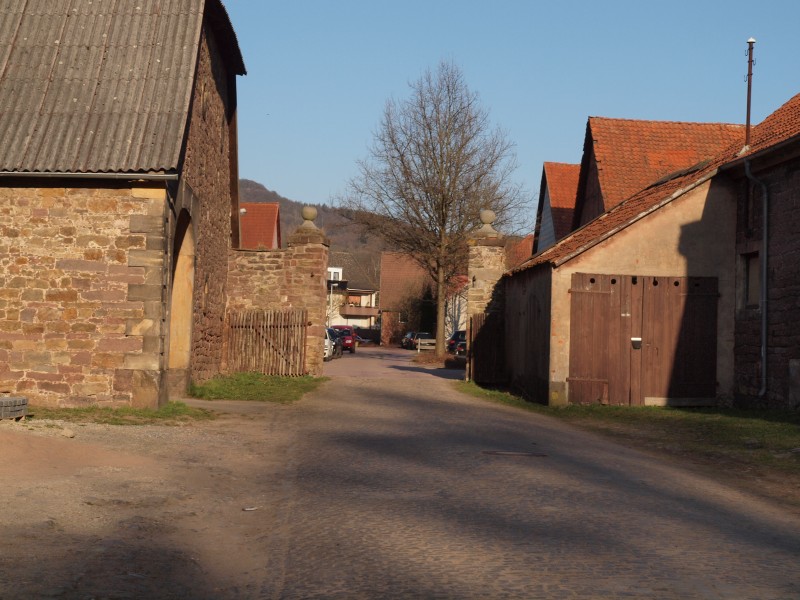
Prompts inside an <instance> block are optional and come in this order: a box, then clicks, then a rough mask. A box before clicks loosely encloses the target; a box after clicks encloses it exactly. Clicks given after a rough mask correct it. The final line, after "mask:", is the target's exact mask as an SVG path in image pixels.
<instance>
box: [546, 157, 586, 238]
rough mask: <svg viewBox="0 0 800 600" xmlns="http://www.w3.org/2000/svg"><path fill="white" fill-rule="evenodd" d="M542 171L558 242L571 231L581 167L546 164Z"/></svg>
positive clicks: (564, 164) (553, 163)
mask: <svg viewBox="0 0 800 600" xmlns="http://www.w3.org/2000/svg"><path fill="white" fill-rule="evenodd" d="M542 170H543V177H542V185H544V184H545V181H546V183H547V191H548V195H549V197H550V212H551V214H552V218H553V228H554V230H555V238H556V240H560V239H561V238H563V237H564V236H565V235H567V234H568V233H569V232H570V231H571V230H572V220H573V213H574V212H575V198H576V196H577V193H578V178H579V177H580V173H581V166H580V165H572V164H566V163H555V162H546V163H544V167H543V169H542Z"/></svg>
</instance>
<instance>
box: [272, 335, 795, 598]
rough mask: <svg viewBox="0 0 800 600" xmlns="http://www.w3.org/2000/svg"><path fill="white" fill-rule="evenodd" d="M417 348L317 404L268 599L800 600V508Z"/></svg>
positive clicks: (277, 534) (378, 355) (365, 366)
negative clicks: (775, 503) (439, 365)
mask: <svg viewBox="0 0 800 600" xmlns="http://www.w3.org/2000/svg"><path fill="white" fill-rule="evenodd" d="M409 357H410V353H407V352H402V351H389V352H387V351H384V350H380V349H375V350H370V351H364V352H359V353H356V354H355V355H353V356H346V357H344V358H343V359H341V360H336V361H334V362H332V363H328V364H327V365H326V370H327V374H328V375H330V376H332V377H333V378H334V379H333V380H332V381H331V382H330V383H328V384H326V385H325V386H324V387H323V388H322V389H321V390H320V391H319V392H318V393H316V394H315V395H313V396H312V397H310V398H307V399H306V400H304V401H303V403H301V405H302V410H301V413H302V414H298V415H297V416H298V418H297V419H296V420H293V425H294V426H296V427H297V431H296V435H294V436H293V439H294V441H293V442H292V443H291V444H290V445H289V446H287V447H286V448H285V452H286V471H285V473H284V479H283V481H282V483H281V487H280V494H279V496H280V497H279V499H278V503H277V504H276V506H277V507H278V511H279V514H278V515H276V517H277V522H278V523H280V525H279V526H277V527H276V529H275V531H274V534H273V535H272V539H270V540H268V544H267V545H268V546H269V547H270V548H271V552H270V557H269V558H268V562H269V564H268V565H267V566H268V573H269V576H268V577H267V579H265V580H264V581H263V586H262V590H261V593H262V595H263V596H264V597H267V598H286V599H294V598H720V599H733V598H737V599H738V598H753V599H756V598H757V599H770V598H782V599H796V598H800V522H798V520H797V519H796V518H794V517H792V516H790V515H788V514H786V513H783V512H781V511H780V510H778V509H776V508H774V507H772V506H771V505H769V504H765V503H763V502H761V501H759V500H756V499H754V498H752V497H748V496H746V495H743V494H740V493H738V492H735V491H733V490H731V489H729V488H726V487H724V486H721V485H719V484H715V483H712V482H710V481H708V480H706V479H704V478H702V477H700V476H697V475H693V474H691V473H690V472H685V471H683V470H681V469H678V468H676V467H675V466H674V465H669V464H667V463H660V462H659V461H657V460H654V459H653V458H652V457H649V456H647V455H644V454H641V453H638V452H635V451H631V450H626V449H623V448H622V447H620V446H617V445H615V444H613V443H611V442H609V441H606V440H603V439H601V438H598V437H595V436H593V435H590V434H586V433H583V432H579V431H576V430H574V429H572V428H570V427H568V426H565V425H563V424H562V423H560V422H556V421H552V420H549V419H545V418H542V417H541V416H536V415H530V414H526V413H521V412H520V411H517V410H515V409H511V408H507V407H498V406H492V405H487V404H485V403H482V402H479V401H476V400H472V399H470V398H467V397H465V396H462V395H459V394H457V393H455V392H454V391H453V388H452V384H451V382H450V381H448V379H447V377H448V376H450V377H452V376H457V375H456V374H454V373H452V372H450V373H448V372H446V371H428V370H425V369H419V368H416V367H415V366H414V365H413V364H412V363H410V362H409V360H408V359H409ZM265 541H267V540H265Z"/></svg>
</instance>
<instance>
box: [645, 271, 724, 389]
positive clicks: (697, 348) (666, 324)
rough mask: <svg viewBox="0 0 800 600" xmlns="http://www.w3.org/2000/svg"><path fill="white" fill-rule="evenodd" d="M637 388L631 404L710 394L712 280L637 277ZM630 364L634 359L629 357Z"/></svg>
mask: <svg viewBox="0 0 800 600" xmlns="http://www.w3.org/2000/svg"><path fill="white" fill-rule="evenodd" d="M641 279H642V280H643V281H642V296H643V302H642V336H641V337H642V347H641V352H640V360H641V389H640V391H639V394H638V395H636V396H632V400H634V399H635V400H636V401H635V402H633V403H635V404H650V403H652V404H662V403H666V402H667V399H674V398H713V397H714V396H715V395H716V391H717V385H716V365H717V301H718V297H719V293H718V290H717V280H716V278H712V277H643V278H641ZM632 358H633V360H636V359H637V357H636V355H634V356H633V357H632Z"/></svg>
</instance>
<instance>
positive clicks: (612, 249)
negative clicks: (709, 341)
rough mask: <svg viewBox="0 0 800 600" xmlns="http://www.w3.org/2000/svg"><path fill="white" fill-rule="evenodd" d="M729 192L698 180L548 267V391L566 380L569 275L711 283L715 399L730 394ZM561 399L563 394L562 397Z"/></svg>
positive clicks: (720, 182) (727, 186)
mask: <svg viewBox="0 0 800 600" xmlns="http://www.w3.org/2000/svg"><path fill="white" fill-rule="evenodd" d="M734 206H735V190H734V186H733V185H732V184H731V183H730V182H729V181H726V180H724V179H722V178H717V179H715V180H714V183H713V184H712V183H711V182H706V183H704V184H703V185H701V186H699V187H698V188H696V189H694V190H692V191H690V192H687V193H686V194H684V195H683V196H681V197H679V198H677V199H676V200H673V201H672V202H670V203H669V204H667V205H665V206H663V207H662V208H660V209H658V210H656V211H655V212H653V213H651V214H650V215H648V216H646V217H644V218H643V219H641V220H639V221H637V222H636V223H634V224H633V225H631V226H629V227H627V228H625V229H623V230H621V231H619V232H618V233H616V234H615V235H613V236H612V237H610V238H609V239H607V240H606V241H604V242H602V243H600V244H598V245H597V246H594V247H593V248H591V249H589V250H587V251H586V252H584V253H583V254H580V255H578V256H577V257H576V258H574V259H573V260H571V261H569V262H567V263H565V264H563V265H562V266H560V267H558V268H557V269H555V271H554V273H553V283H552V293H553V298H552V307H553V309H552V323H553V330H552V338H551V342H552V343H551V354H550V376H551V381H550V387H551V393H552V392H557V391H558V390H560V389H562V388H563V387H564V384H565V382H566V379H567V377H568V376H569V335H570V299H569V298H570V297H569V288H570V283H571V279H572V274H573V273H603V274H620V275H657V276H675V277H684V276H697V277H717V278H718V280H719V292H720V298H719V304H718V313H717V314H718V327H717V381H718V382H719V387H718V397H719V398H720V399H722V400H723V401H729V400H730V399H731V398H732V395H733V340H734V337H733V328H734V318H733V317H734V311H735V264H734V252H733V249H734V239H735V227H736V225H735V220H736V219H735V210H734ZM567 393H568V392H567Z"/></svg>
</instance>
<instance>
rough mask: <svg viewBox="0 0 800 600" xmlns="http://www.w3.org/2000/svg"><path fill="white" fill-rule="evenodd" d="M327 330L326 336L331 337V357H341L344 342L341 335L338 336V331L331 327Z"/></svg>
mask: <svg viewBox="0 0 800 600" xmlns="http://www.w3.org/2000/svg"><path fill="white" fill-rule="evenodd" d="M327 331H328V337H329V338H330V339H331V341H332V343H333V351H332V352H331V358H341V357H342V352H343V348H344V342H343V341H342V336H340V335H339V332H338V331H336V330H335V329H333V328H332V327H328V330H327Z"/></svg>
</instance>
